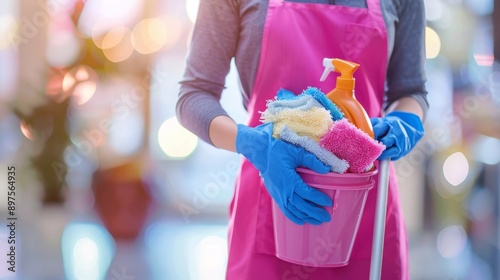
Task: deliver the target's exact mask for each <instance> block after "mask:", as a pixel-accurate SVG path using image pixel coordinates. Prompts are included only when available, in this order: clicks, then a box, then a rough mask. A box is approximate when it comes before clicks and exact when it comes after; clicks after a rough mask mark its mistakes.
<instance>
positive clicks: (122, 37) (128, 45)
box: [101, 26, 134, 63]
mask: <svg viewBox="0 0 500 280" xmlns="http://www.w3.org/2000/svg"><path fill="white" fill-rule="evenodd" d="M101 48H102V50H103V52H104V55H105V56H106V58H107V59H108V60H109V61H111V62H115V63H116V62H122V61H124V60H126V59H127V58H129V57H130V56H131V55H132V53H133V52H134V47H133V46H132V40H131V32H130V29H128V28H127V27H123V26H122V27H117V28H114V29H112V30H110V31H109V32H108V33H107V34H106V35H105V36H104V38H103V40H102V42H101Z"/></svg>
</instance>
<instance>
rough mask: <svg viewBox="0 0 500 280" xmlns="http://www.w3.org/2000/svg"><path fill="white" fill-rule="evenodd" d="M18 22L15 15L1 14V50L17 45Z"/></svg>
mask: <svg viewBox="0 0 500 280" xmlns="http://www.w3.org/2000/svg"><path fill="white" fill-rule="evenodd" d="M17 28H18V27H17V22H16V18H15V17H14V16H13V15H0V50H3V49H6V48H8V47H12V46H15V45H16V42H14V39H15V38H16V32H17Z"/></svg>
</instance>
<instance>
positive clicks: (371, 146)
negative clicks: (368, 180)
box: [319, 119, 385, 173]
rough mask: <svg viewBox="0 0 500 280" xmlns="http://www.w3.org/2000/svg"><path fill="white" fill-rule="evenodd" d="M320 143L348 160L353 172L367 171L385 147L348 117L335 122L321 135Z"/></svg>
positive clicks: (350, 169)
mask: <svg viewBox="0 0 500 280" xmlns="http://www.w3.org/2000/svg"><path fill="white" fill-rule="evenodd" d="M319 144H320V145H321V147H323V148H324V149H326V150H328V151H330V152H332V153H333V154H335V155H336V156H337V157H339V158H341V159H344V160H346V161H347V162H348V163H349V166H350V168H349V171H350V172H352V173H362V172H365V171H367V169H368V168H370V167H371V165H372V164H373V162H374V161H375V160H376V159H377V158H378V157H379V156H380V154H381V153H382V151H383V150H384V149H385V146H384V145H383V144H380V143H379V142H377V141H375V140H374V139H372V138H371V137H370V136H369V135H368V134H366V133H365V132H364V131H362V130H360V129H359V128H357V127H356V126H355V125H353V124H352V123H350V122H349V121H348V120H347V119H342V120H340V121H336V122H334V123H333V126H332V127H331V128H330V130H329V131H328V132H327V133H326V134H325V135H323V136H322V137H321V139H320V141H319Z"/></svg>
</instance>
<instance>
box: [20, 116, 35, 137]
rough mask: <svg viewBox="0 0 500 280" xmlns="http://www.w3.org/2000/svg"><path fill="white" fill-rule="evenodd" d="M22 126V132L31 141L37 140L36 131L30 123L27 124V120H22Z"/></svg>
mask: <svg viewBox="0 0 500 280" xmlns="http://www.w3.org/2000/svg"><path fill="white" fill-rule="evenodd" d="M20 128H21V132H22V133H23V135H24V136H25V137H26V138H28V139H29V140H31V141H35V136H34V132H33V129H32V128H31V126H30V125H28V124H26V122H25V121H21V125H20Z"/></svg>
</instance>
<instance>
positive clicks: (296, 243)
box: [273, 168, 377, 267]
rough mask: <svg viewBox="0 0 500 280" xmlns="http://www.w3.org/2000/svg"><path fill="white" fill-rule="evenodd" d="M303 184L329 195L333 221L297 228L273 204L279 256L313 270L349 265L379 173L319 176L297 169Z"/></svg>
mask: <svg viewBox="0 0 500 280" xmlns="http://www.w3.org/2000/svg"><path fill="white" fill-rule="evenodd" d="M297 172H298V173H299V175H300V176H301V177H302V179H303V180H304V182H305V183H306V184H307V185H309V186H311V187H314V188H317V189H319V190H321V191H322V192H324V193H325V194H327V195H329V196H330V197H331V198H332V200H333V207H326V209H327V211H328V212H329V213H330V214H331V216H332V219H331V221H330V222H328V223H323V224H321V225H319V226H318V225H311V224H307V223H306V224H305V225H297V224H294V223H293V222H292V221H290V220H289V219H288V218H287V217H286V216H285V215H284V214H283V212H282V211H281V210H280V209H279V208H278V206H277V205H276V204H275V203H273V219H274V238H275V241H276V256H277V257H278V258H280V259H282V260H284V261H287V262H290V263H295V264H299V265H305V266H313V267H340V266H345V265H347V264H348V263H349V257H350V255H351V251H352V247H353V245H354V240H355V237H356V234H357V232H358V226H359V222H360V221H361V216H362V214H363V209H364V207H365V202H366V197H367V195H368V191H369V190H370V189H371V188H373V186H374V184H375V180H374V179H373V176H374V175H375V174H377V170H373V171H370V172H366V173H360V174H357V173H356V174H354V173H348V174H337V173H333V172H330V173H328V174H318V173H316V172H314V171H311V170H309V169H305V168H297Z"/></svg>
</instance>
